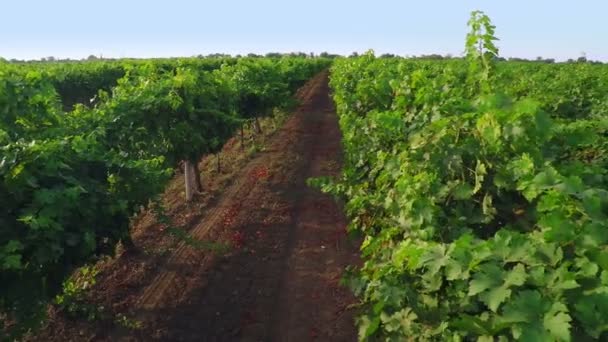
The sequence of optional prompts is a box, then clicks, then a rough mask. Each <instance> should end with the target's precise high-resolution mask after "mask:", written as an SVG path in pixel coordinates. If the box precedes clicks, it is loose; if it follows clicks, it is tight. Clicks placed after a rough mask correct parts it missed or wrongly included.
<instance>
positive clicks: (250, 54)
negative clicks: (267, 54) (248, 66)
mask: <svg viewBox="0 0 608 342" xmlns="http://www.w3.org/2000/svg"><path fill="white" fill-rule="evenodd" d="M247 57H252V58H258V57H262V56H260V55H256V54H255V53H248V54H247Z"/></svg>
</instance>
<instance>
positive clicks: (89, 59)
mask: <svg viewBox="0 0 608 342" xmlns="http://www.w3.org/2000/svg"><path fill="white" fill-rule="evenodd" d="M98 59H99V58H97V56H95V55H89V57H87V61H95V60H98Z"/></svg>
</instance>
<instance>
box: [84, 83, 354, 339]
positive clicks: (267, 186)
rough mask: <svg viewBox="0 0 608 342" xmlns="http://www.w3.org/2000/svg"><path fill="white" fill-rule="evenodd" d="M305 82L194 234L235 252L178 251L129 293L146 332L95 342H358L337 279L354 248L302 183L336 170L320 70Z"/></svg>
mask: <svg viewBox="0 0 608 342" xmlns="http://www.w3.org/2000/svg"><path fill="white" fill-rule="evenodd" d="M311 82H312V83H310V84H309V85H308V87H307V88H306V91H307V92H306V93H305V94H303V98H304V101H303V104H302V106H301V107H300V108H299V109H298V110H297V111H296V113H295V114H294V115H293V116H292V117H290V118H289V120H288V121H287V122H286V123H285V125H284V126H283V128H281V129H280V130H279V131H278V132H277V133H276V135H275V136H274V137H273V138H272V140H271V141H270V144H269V145H268V146H269V148H267V149H266V150H265V151H262V152H260V153H259V154H258V156H256V157H255V158H254V159H252V160H251V161H250V162H249V163H248V164H247V165H246V166H245V167H244V168H243V169H242V171H241V172H240V173H239V176H238V177H236V179H235V180H234V181H233V182H232V185H231V186H230V187H229V188H227V189H226V191H225V192H224V193H223V194H222V196H221V197H220V198H219V199H218V201H217V204H216V205H215V206H214V207H212V208H209V209H208V210H206V211H205V213H204V214H203V215H202V216H201V218H200V221H199V222H198V223H197V224H196V225H195V226H194V228H192V230H191V231H190V234H191V236H192V237H194V238H195V239H201V240H205V241H209V240H215V241H221V240H222V237H223V238H224V239H226V236H228V239H229V240H231V241H232V243H233V245H235V246H236V247H234V248H233V249H232V250H231V251H230V252H229V253H228V254H225V255H220V256H218V255H214V254H213V253H209V252H204V251H200V250H197V249H195V248H192V247H191V246H190V245H188V244H186V243H182V244H181V245H180V246H179V247H178V248H177V249H175V250H174V251H172V253H170V254H169V255H168V256H167V257H166V259H164V261H163V263H162V264H161V265H159V266H158V268H157V269H156V270H155V271H154V274H155V275H154V276H151V277H149V278H150V279H145V282H144V284H143V286H141V288H139V289H133V290H132V291H133V292H136V293H139V294H138V295H135V297H136V300H133V303H132V305H130V307H129V311H130V313H131V314H132V315H133V316H134V317H136V318H137V320H139V321H140V322H141V324H142V327H141V328H139V329H118V328H112V329H107V330H105V331H103V332H102V333H100V332H99V329H97V333H96V335H95V336H94V337H92V338H90V339H91V340H111V341H116V340H137V341H150V340H163V341H165V340H166V341H281V342H282V341H314V340H318V341H355V340H356V332H355V327H354V324H353V312H352V309H350V308H349V305H351V304H353V303H354V298H353V297H352V296H351V294H350V293H349V291H348V290H347V289H344V288H342V287H341V286H340V285H339V280H340V277H341V275H342V272H343V270H344V267H345V266H346V265H348V264H352V263H356V262H357V253H356V251H357V248H356V247H355V246H354V245H353V244H352V243H350V242H349V241H347V239H346V234H345V227H346V221H345V218H344V216H343V214H342V210H341V208H339V206H338V205H337V204H336V203H335V202H334V200H333V199H332V198H331V197H328V196H326V195H323V194H321V193H319V192H318V191H316V190H314V189H311V188H309V187H307V186H306V179H307V178H309V177H316V176H335V175H337V174H338V173H339V170H340V167H341V160H340V158H341V146H340V132H339V129H338V124H337V117H336V115H335V112H334V109H333V105H332V103H331V101H330V99H329V89H328V85H327V73H323V74H321V75H319V76H317V77H316V78H314V79H313V80H312V81H311ZM125 272H128V269H127V270H125Z"/></svg>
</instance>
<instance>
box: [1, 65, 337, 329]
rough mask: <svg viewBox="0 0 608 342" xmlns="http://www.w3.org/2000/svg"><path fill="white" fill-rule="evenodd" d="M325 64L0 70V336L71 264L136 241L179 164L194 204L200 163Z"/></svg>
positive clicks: (52, 291) (283, 102)
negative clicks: (140, 218)
mask: <svg viewBox="0 0 608 342" xmlns="http://www.w3.org/2000/svg"><path fill="white" fill-rule="evenodd" d="M327 65H328V61H327V60H324V59H304V58H288V57H285V58H281V59H262V58H259V59H254V58H251V59H247V58H242V59H238V60H237V59H232V60H223V59H210V60H205V59H201V60H198V59H191V60H188V59H186V60H176V61H163V60H161V61H158V62H156V61H149V62H131V63H129V62H92V63H83V64H53V65H48V66H47V65H44V66H37V65H31V66H30V65H25V66H21V65H9V64H2V65H0V108H1V111H2V116H1V117H0V146H1V151H2V153H1V156H0V179H1V182H0V206H2V208H3V210H2V213H1V214H0V227H1V228H0V282H1V285H0V290H1V291H0V293H1V295H0V312H4V313H5V314H6V316H4V319H3V320H0V323H3V324H8V325H7V326H5V327H3V329H2V331H3V332H4V331H6V332H8V334H14V335H15V336H16V335H19V334H20V333H22V332H25V331H27V330H28V329H31V328H33V327H35V326H37V325H39V324H40V322H41V320H42V316H43V315H44V312H45V307H46V304H47V303H49V302H50V301H51V299H53V298H54V297H55V296H56V295H58V294H60V293H61V291H62V285H63V283H64V280H65V279H66V278H67V277H68V276H69V275H70V274H71V272H73V270H74V269H75V268H77V267H79V266H82V265H85V264H86V263H87V262H88V261H90V260H92V258H95V257H97V256H98V255H101V254H107V253H112V251H113V250H114V246H115V245H116V243H117V242H119V241H122V242H123V245H125V246H127V247H129V246H132V245H133V243H132V241H131V238H130V234H129V224H130V220H131V218H132V217H133V216H134V215H136V214H137V213H139V212H140V211H141V208H142V207H146V206H148V205H149V203H151V202H154V201H155V200H156V198H157V197H158V195H159V194H161V193H162V192H163V190H164V188H165V186H166V185H167V183H168V181H169V180H170V178H171V176H172V175H173V170H174V169H176V168H177V167H178V165H179V164H180V163H182V162H183V165H184V168H185V172H186V175H187V177H186V197H187V198H186V199H185V200H191V199H192V197H193V193H194V192H195V191H200V190H201V189H200V186H201V185H200V177H201V175H200V172H195V170H194V169H195V168H196V163H195V162H196V161H198V160H199V159H200V158H201V157H202V156H203V155H206V154H210V153H214V152H217V151H219V150H220V149H221V148H222V145H223V144H224V143H225V142H226V141H227V140H228V138H230V137H231V136H232V135H233V134H234V133H235V132H236V131H237V128H238V127H239V126H241V127H242V125H243V124H244V123H247V122H250V121H255V122H257V120H258V117H260V116H266V115H269V114H270V113H271V112H272V111H273V110H274V109H276V108H289V107H290V106H291V105H292V104H291V101H290V94H293V92H294V91H295V90H296V89H297V88H299V87H300V86H301V85H303V84H304V82H305V81H306V80H308V79H309V78H310V77H312V76H313V75H315V74H316V73H318V72H319V71H320V70H322V69H324V68H326V67H327ZM88 99H91V100H90V101H88ZM188 175H189V176H188ZM197 175H198V177H197ZM197 178H198V179H197ZM0 318H1V317H0ZM6 322H8V323H6ZM6 336H10V335H5V337H6Z"/></svg>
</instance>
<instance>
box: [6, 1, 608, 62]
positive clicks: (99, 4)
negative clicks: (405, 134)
mask: <svg viewBox="0 0 608 342" xmlns="http://www.w3.org/2000/svg"><path fill="white" fill-rule="evenodd" d="M3 2H4V3H3V4H2V6H1V10H0V56H1V57H4V58H7V59H10V58H18V59H38V58H41V57H46V56H55V57H60V58H65V57H70V58H83V57H86V56H88V55H91V54H95V55H100V54H103V56H107V57H169V56H193V55H197V54H208V53H215V52H225V53H231V54H236V53H249V52H254V53H266V52H270V51H278V52H290V51H304V52H311V51H312V52H316V53H319V52H322V51H329V52H334V53H340V54H350V53H351V52H353V51H357V52H364V51H366V50H367V49H370V48H371V49H374V50H375V51H376V53H378V54H379V53H385V52H391V53H396V54H400V55H419V54H430V53H440V54H447V53H450V54H453V55H459V54H460V53H461V52H462V51H463V46H464V36H465V34H466V32H467V28H466V22H467V19H468V16H469V13H470V12H471V11H472V10H475V9H480V10H483V11H485V12H486V13H487V14H488V15H489V16H490V17H491V19H492V20H493V22H494V24H495V25H496V26H497V35H498V37H499V38H500V42H499V44H498V45H499V48H500V49H501V56H503V57H527V58H535V57H536V56H543V57H546V58H556V59H567V58H578V57H580V56H581V55H582V54H583V53H584V54H585V55H586V56H587V58H589V59H594V60H604V61H608V19H607V18H606V14H607V13H608V1H605V0H596V1H587V0H569V1H563V0H554V1H548V0H526V1H523V0H510V1H501V0H485V1H484V0H460V1H454V0H444V1H438V0H419V1H407V0H401V1H399V0H394V1H388V0H374V1H359V0H351V1H343V0H305V1H297V2H296V1H287V0H283V1H279V0H258V1H255V0H249V1H235V0H232V1H229V0H216V1H194V0H191V1H186V0H172V1H154V0H149V1H140V0H100V1H86V0H79V1H76V0H54V1H47V0H38V1H34V0H19V1H9V0H5V1H3Z"/></svg>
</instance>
